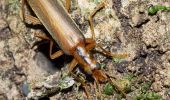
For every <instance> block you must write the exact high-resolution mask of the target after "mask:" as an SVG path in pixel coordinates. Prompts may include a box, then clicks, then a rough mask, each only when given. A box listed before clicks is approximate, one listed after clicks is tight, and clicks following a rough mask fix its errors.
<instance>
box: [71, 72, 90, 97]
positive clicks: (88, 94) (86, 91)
mask: <svg viewBox="0 0 170 100" xmlns="http://www.w3.org/2000/svg"><path fill="white" fill-rule="evenodd" d="M70 74H71V75H72V76H73V78H74V79H75V80H76V81H78V82H80V83H81V86H82V87H83V88H84V90H85V93H86V96H87V99H88V100H92V98H91V96H90V93H89V92H88V90H87V84H86V83H85V80H83V79H82V78H80V77H78V76H77V75H75V74H74V73H72V72H70Z"/></svg>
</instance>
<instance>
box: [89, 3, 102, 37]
mask: <svg viewBox="0 0 170 100" xmlns="http://www.w3.org/2000/svg"><path fill="white" fill-rule="evenodd" d="M104 6H105V4H104V3H101V4H100V5H98V6H97V8H96V9H95V10H94V11H93V12H92V13H91V14H90V16H89V24H90V29H91V33H92V39H95V32H94V23H93V17H94V16H95V15H96V13H97V12H98V11H99V10H101V9H102V8H103V7H104Z"/></svg>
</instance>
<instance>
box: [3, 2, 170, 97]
mask: <svg viewBox="0 0 170 100" xmlns="http://www.w3.org/2000/svg"><path fill="white" fill-rule="evenodd" d="M102 2H104V0H71V8H70V11H69V13H70V16H71V18H72V19H73V20H74V21H75V23H76V24H77V25H78V27H79V28H80V29H81V30H82V32H83V35H84V36H85V37H86V38H89V37H91V30H90V27H89V22H88V17H89V15H90V13H92V12H93V11H94V9H95V8H96V7H97V6H98V5H99V4H100V3H102ZM62 4H63V5H64V4H65V0H62ZM155 5H161V6H164V7H167V8H168V7H169V9H170V1H169V0H105V7H104V8H103V9H101V10H100V11H98V12H97V13H96V15H95V16H94V18H93V21H94V30H95V35H96V38H95V40H96V42H97V43H100V44H101V45H102V46H103V48H105V49H106V50H107V51H110V52H112V53H115V54H128V55H129V56H128V57H126V58H116V57H106V56H105V55H103V54H101V53H100V52H101V50H100V49H99V48H95V49H94V50H92V51H91V54H93V56H94V58H95V59H96V60H97V62H98V63H99V64H100V66H101V69H102V70H103V71H104V72H106V73H107V74H108V75H110V76H113V77H111V78H110V79H111V81H110V82H105V83H100V84H99V87H98V86H97V85H96V84H95V83H94V81H93V79H92V78H90V76H87V75H86V73H85V72H83V71H82V70H81V69H80V66H79V65H78V66H77V68H76V69H75V72H74V74H73V75H69V76H68V75H67V71H68V69H67V68H68V67H67V66H68V64H69V62H70V61H71V60H72V58H73V57H71V56H68V55H63V56H61V57H59V58H57V59H54V60H51V59H50V57H49V42H48V41H45V40H41V39H40V38H37V37H35V35H34V33H35V32H42V33H43V34H47V35H49V33H48V31H47V30H46V29H45V28H44V26H43V25H40V24H39V25H34V24H33V23H31V22H30V21H29V20H25V21H22V19H21V15H20V13H21V2H20V1H19V0H0V100H26V99H30V100H32V99H35V100H38V99H42V100H58V99H61V100H75V99H76V100H86V99H87V96H86V94H85V89H84V88H83V86H82V85H81V82H80V81H78V80H76V78H75V77H74V76H77V77H78V78H80V79H81V80H82V81H86V85H87V87H86V88H87V91H88V92H89V95H90V97H91V98H92V100H170V10H159V11H157V13H154V14H152V15H151V14H149V12H148V9H149V8H150V7H153V6H155ZM25 13H26V14H29V15H33V16H35V14H34V13H33V12H32V10H31V9H30V7H29V6H28V5H26V6H25ZM39 41H41V42H39ZM34 44H36V45H35V46H34ZM53 49H54V50H53V51H57V50H59V49H60V48H59V46H58V45H57V44H55V46H54V48H53Z"/></svg>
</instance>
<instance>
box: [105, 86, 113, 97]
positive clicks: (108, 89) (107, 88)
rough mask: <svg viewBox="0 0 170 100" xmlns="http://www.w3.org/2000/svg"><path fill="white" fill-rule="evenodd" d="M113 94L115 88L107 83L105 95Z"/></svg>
mask: <svg viewBox="0 0 170 100" xmlns="http://www.w3.org/2000/svg"><path fill="white" fill-rule="evenodd" d="M113 92H114V88H113V86H112V84H110V83H107V84H106V86H105V88H104V94H107V95H112V94H113Z"/></svg>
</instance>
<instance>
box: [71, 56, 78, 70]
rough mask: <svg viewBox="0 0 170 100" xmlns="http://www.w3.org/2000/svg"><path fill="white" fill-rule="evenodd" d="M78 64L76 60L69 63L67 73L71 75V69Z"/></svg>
mask: <svg viewBox="0 0 170 100" xmlns="http://www.w3.org/2000/svg"><path fill="white" fill-rule="evenodd" d="M77 64H78V62H77V60H76V59H73V60H72V61H71V63H70V64H69V73H71V72H72V71H73V69H74V68H75V67H76V65H77Z"/></svg>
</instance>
